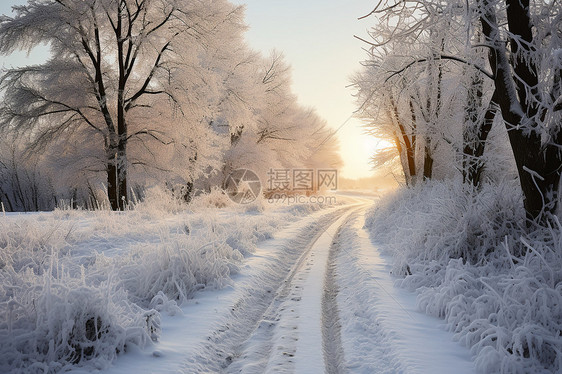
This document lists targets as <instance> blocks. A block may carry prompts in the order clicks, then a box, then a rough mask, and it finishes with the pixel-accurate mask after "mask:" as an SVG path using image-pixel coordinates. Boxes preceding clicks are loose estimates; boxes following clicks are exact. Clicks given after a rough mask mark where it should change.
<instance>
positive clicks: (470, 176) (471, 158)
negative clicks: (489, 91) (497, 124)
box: [463, 90, 498, 187]
mask: <svg viewBox="0 0 562 374" xmlns="http://www.w3.org/2000/svg"><path fill="white" fill-rule="evenodd" d="M497 92H498V91H497V90H495V91H494V94H493V95H492V98H491V100H490V103H489V104H488V108H487V109H486V113H485V114H484V118H483V119H482V120H481V121H480V120H479V119H478V115H477V114H476V111H473V112H469V113H470V118H467V119H468V121H469V122H470V123H471V124H472V125H473V126H476V128H477V130H476V138H475V139H474V138H472V139H471V137H470V136H467V135H466V133H465V135H463V140H464V148H463V158H464V160H463V181H464V183H470V184H472V185H473V186H474V187H478V186H479V185H480V182H481V179H482V171H483V170H484V162H483V161H482V157H483V156H484V150H485V148H486V141H487V139H488V135H489V134H490V131H491V130H492V125H493V123H494V119H495V117H496V113H497V110H498V107H497V106H498V104H497V100H498V96H497ZM477 95H478V97H479V98H481V96H482V91H481V90H479V92H478V94H477ZM477 101H478V100H477ZM469 105H470V104H469ZM473 109H476V108H473Z"/></svg>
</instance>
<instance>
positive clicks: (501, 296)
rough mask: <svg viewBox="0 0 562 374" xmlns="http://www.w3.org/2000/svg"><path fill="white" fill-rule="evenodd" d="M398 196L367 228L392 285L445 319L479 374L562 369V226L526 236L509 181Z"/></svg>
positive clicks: (431, 187) (434, 186) (426, 188)
mask: <svg viewBox="0 0 562 374" xmlns="http://www.w3.org/2000/svg"><path fill="white" fill-rule="evenodd" d="M468 188H470V187H466V186H462V184H460V183H458V184H456V183H454V182H439V183H437V182H433V183H428V184H425V185H422V186H418V187H416V188H414V189H409V190H401V191H399V192H398V193H396V194H395V195H394V196H393V197H391V198H389V199H388V200H386V201H384V202H383V203H381V204H380V205H379V206H377V207H376V208H374V209H373V210H372V211H371V212H370V213H369V214H368V219H367V222H366V225H367V227H368V228H369V229H370V231H371V235H372V238H373V240H375V241H377V242H378V243H380V244H381V248H383V249H384V250H386V251H388V253H390V254H391V255H392V256H393V259H394V272H395V273H396V274H397V275H400V276H401V277H403V279H401V280H399V281H398V283H399V284H400V285H401V286H403V287H407V288H409V289H412V290H417V291H418V293H419V295H418V304H419V307H420V308H421V309H422V310H423V311H425V312H426V313H428V314H431V315H434V316H437V317H440V318H444V319H445V320H446V322H447V326H448V328H449V329H450V330H452V331H454V332H455V333H456V337H457V338H458V339H459V340H460V341H462V342H463V343H465V344H466V345H467V346H469V347H471V350H472V352H473V354H474V355H475V356H476V364H477V367H478V369H479V370H480V371H482V372H485V373H497V372H501V373H545V372H554V373H556V372H560V371H562V234H561V233H562V226H561V225H560V224H559V223H558V222H556V227H552V228H550V229H540V230H537V231H535V232H532V233H526V230H524V229H523V225H524V221H523V219H524V216H523V211H522V207H521V197H520V195H519V194H518V193H517V192H516V191H517V190H516V189H514V188H511V187H510V186H509V185H501V186H489V185H484V186H482V190H481V191H473V190H468V191H467V189H468Z"/></svg>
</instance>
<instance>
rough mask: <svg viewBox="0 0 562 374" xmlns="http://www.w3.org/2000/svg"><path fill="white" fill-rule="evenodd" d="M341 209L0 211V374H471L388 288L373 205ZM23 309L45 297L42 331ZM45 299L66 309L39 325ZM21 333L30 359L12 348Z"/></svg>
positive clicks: (366, 201) (441, 333)
mask: <svg viewBox="0 0 562 374" xmlns="http://www.w3.org/2000/svg"><path fill="white" fill-rule="evenodd" d="M338 200H339V201H344V200H345V202H346V204H343V205H339V206H335V207H331V208H329V209H320V210H318V207H311V206H292V207H276V208H267V209H263V208H262V207H259V206H258V207H242V208H240V207H239V208H227V209H223V210H219V211H218V212H217V211H214V210H202V211H198V212H191V213H179V214H174V215H169V214H164V213H161V214H158V215H156V216H154V215H150V214H149V213H147V212H144V213H142V212H127V213H124V214H108V213H103V212H96V213H91V212H66V211H65V212H61V211H59V212H55V213H41V214H34V215H8V216H5V217H0V227H1V229H2V230H1V231H0V238H1V240H2V241H0V243H1V244H2V248H3V252H2V258H1V259H2V261H3V262H2V266H1V267H0V276H1V277H2V288H0V290H1V291H2V293H1V294H0V297H1V300H0V302H1V304H0V308H1V310H0V312H1V313H0V315H1V316H2V317H0V339H1V340H0V371H1V372H25V373H27V372H33V373H35V372H38V373H39V372H56V371H64V372H72V373H90V372H92V370H94V371H96V372H97V371H98V370H99V371H100V372H103V373H115V374H117V373H221V372H224V373H234V372H237V373H238V372H241V373H269V372H281V373H283V372H286V373H305V374H306V373H321V372H327V373H340V372H341V373H347V372H349V373H437V374H439V373H450V372H451V368H454V372H455V373H472V372H474V364H473V362H472V361H471V357H470V353H469V351H468V349H467V348H465V347H463V346H462V345H460V344H459V343H457V342H454V341H453V335H452V333H449V332H447V331H445V330H444V328H443V321H442V320H439V319H436V318H434V317H430V316H427V315H424V314H421V313H420V312H419V311H418V309H417V307H416V294H415V293H414V292H411V291H407V290H405V289H400V288H397V287H395V286H394V282H395V279H394V278H393V276H392V275H391V274H390V270H391V269H392V264H391V263H390V262H389V261H390V258H387V257H385V256H383V255H381V254H380V252H379V248H378V247H376V246H375V245H373V244H372V243H371V240H370V238H369V236H368V233H367V232H366V231H365V229H364V228H363V225H364V219H365V210H366V208H367V207H369V206H371V205H372V204H373V201H374V198H369V197H367V196H356V197H353V196H349V195H348V196H346V197H345V198H343V197H342V198H341V199H340V198H339V197H338ZM7 248H8V249H10V250H9V251H8V250H7ZM16 249H17V250H19V251H20V252H23V253H24V254H25V255H21V254H18V253H17V250H16ZM42 252H45V253H42ZM9 261H11V263H10V262H9ZM45 264H47V265H45ZM45 266H46V268H45ZM45 269H46V270H45ZM10 282H11V283H10ZM55 283H56V284H57V287H58V288H57V289H56V290H57V291H56V292H53V291H52V290H53V287H54V284H55ZM25 287H28V288H29V289H26V290H25V292H23V291H21V290H23V289H25ZM22 293H23V295H22ZM68 295H71V296H72V295H81V297H79V298H78V300H79V301H80V303H83V304H84V305H83V306H84V308H82V309H80V305H78V304H76V302H73V300H72V298H69V296H68ZM55 296H57V297H58V298H57V297H55ZM34 298H35V299H34ZM89 298H91V300H89ZM33 300H43V302H44V303H45V305H42V306H41V308H42V310H43V312H42V313H44V315H45V317H44V319H43V321H44V322H45V323H46V326H45V327H44V328H39V327H38V326H37V323H36V322H37V320H34V315H33V313H31V312H30V310H33V307H34V305H39V304H37V302H36V301H33ZM26 302H28V304H26ZM49 302H53V303H55V304H56V305H61V306H62V307H64V308H63V309H62V312H63V313H62V314H60V315H59V316H51V315H50V313H51V310H55V309H56V308H58V307H56V308H55V309H52V308H53V305H52V304H51V305H49ZM104 303H107V304H108V305H109V306H106V305H103V304H104ZM98 304H101V305H98ZM77 309H80V310H81V312H79V313H78V312H75V310H77ZM57 310H58V309H57ZM58 311H60V310H58ZM114 313H117V316H116V315H114ZM8 316H9V317H8ZM93 316H97V317H100V318H101V321H100V322H99V323H98V324H99V326H96V321H95V318H93V319H92V317H93ZM89 320H91V321H90V322H88V321H89ZM106 320H107V321H109V322H106ZM65 321H66V322H65ZM81 324H85V325H86V329H85V330H86V331H82V332H81V333H82V335H81V338H80V339H78V340H76V339H77V338H76V337H77V336H79V337H80V335H79V334H80V331H79V329H78V327H79V326H80V325H81ZM88 324H89V325H88ZM60 326H62V327H60ZM65 326H66V327H65ZM88 326H90V328H91V327H92V326H94V330H95V331H94V333H93V334H94V335H93V336H94V337H92V333H91V332H89V330H88V329H89V327H88ZM96 328H97V329H96ZM82 330H84V329H82ZM39 333H43V334H45V336H46V337H47V338H44V337H41V336H39V335H38V334H39ZM96 333H97V334H99V335H98V336H100V338H98V339H96V338H95V334H96ZM106 336H107V337H106ZM30 337H31V339H35V340H34V343H33V344H35V346H33V344H32V345H31V347H32V348H33V347H36V349H37V351H33V350H31V349H27V350H26V348H22V347H23V345H22V344H23V343H22V342H23V341H24V339H28V340H29V339H30ZM109 337H112V338H111V339H110V338H109ZM72 339H75V341H73V340H72ZM43 340H46V342H45V343H43ZM65 344H66V346H65ZM102 345H103V349H102ZM91 346H93V347H94V349H95V350H94V353H92V351H91V350H88V348H89V347H91ZM73 349H74V350H75V351H79V353H80V355H81V356H78V357H82V359H81V360H77V359H76V357H77V356H76V354H74V355H73V354H72V353H68V352H71V351H72V350H73ZM117 351H118V352H117ZM123 352H126V353H124V354H123ZM69 358H70V359H74V363H72V362H68V360H69ZM49 360H52V361H49ZM65 360H66V361H65Z"/></svg>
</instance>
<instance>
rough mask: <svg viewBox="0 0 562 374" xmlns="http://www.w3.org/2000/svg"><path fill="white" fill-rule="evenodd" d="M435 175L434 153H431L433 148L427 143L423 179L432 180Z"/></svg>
mask: <svg viewBox="0 0 562 374" xmlns="http://www.w3.org/2000/svg"><path fill="white" fill-rule="evenodd" d="M426 141H428V140H427V139H426ZM432 177H433V155H432V154H431V148H430V147H429V146H428V145H426V146H425V147H424V156H423V180H424V181H426V180H430V179H431V178H432Z"/></svg>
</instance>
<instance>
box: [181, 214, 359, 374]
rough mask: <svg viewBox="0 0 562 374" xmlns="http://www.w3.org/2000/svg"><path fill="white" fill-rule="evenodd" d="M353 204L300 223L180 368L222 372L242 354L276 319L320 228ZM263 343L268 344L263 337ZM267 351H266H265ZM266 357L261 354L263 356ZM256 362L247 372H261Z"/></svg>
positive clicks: (322, 230) (320, 230)
mask: <svg viewBox="0 0 562 374" xmlns="http://www.w3.org/2000/svg"><path fill="white" fill-rule="evenodd" d="M352 208H353V207H344V208H340V209H338V210H337V211H335V212H332V213H328V214H326V215H324V216H322V217H321V218H319V219H318V220H317V221H316V222H314V223H311V224H309V225H307V226H306V227H304V228H303V229H302V230H301V231H300V232H299V234H298V236H297V237H296V238H295V239H292V240H289V241H288V243H287V244H285V245H284V251H283V255H282V256H279V257H278V258H275V259H273V260H270V263H269V264H268V265H269V268H268V269H267V271H264V272H262V273H263V274H260V276H259V277H254V278H252V279H249V280H248V282H245V283H244V284H241V285H240V289H241V290H242V295H240V296H239V297H238V298H237V301H236V303H235V304H234V305H232V307H231V308H230V311H229V312H228V313H227V314H226V315H225V316H224V318H223V319H224V321H222V322H221V323H219V325H218V326H217V328H216V329H215V330H214V331H213V332H212V333H211V334H210V335H209V336H208V337H207V341H206V342H205V343H202V344H201V346H200V347H199V349H197V350H196V352H194V354H193V356H191V357H188V358H187V359H186V361H185V362H184V364H183V365H182V367H181V369H180V371H181V372H185V373H224V372H228V371H229V367H230V366H231V365H232V363H233V362H235V361H237V360H238V359H239V358H240V355H242V354H243V349H242V348H243V343H244V342H245V341H246V340H247V339H248V338H249V337H250V336H251V335H252V334H253V333H254V331H256V330H257V329H259V328H265V329H269V330H270V333H273V331H272V330H273V328H272V327H273V326H274V325H275V323H276V320H277V319H278V317H277V313H278V309H279V307H280V305H281V304H282V302H283V300H285V299H286V298H287V297H288V296H289V294H290V291H291V287H292V282H293V278H294V277H295V275H296V274H297V273H298V272H299V270H300V269H301V268H302V266H303V264H304V262H305V260H306V258H307V256H308V254H309V252H310V250H311V248H312V247H313V246H314V244H315V243H316V241H317V240H318V238H319V237H320V236H321V235H322V234H323V233H324V231H325V230H326V229H327V228H329V227H330V225H331V224H333V223H334V222H335V221H337V220H338V219H339V218H340V217H341V216H342V215H344V214H346V212H347V211H349V210H350V209H352ZM263 343H264V344H266V345H267V344H268V343H269V344H270V346H269V347H268V349H271V341H270V340H269V342H268V340H267V339H266V340H265V341H264V342H263ZM266 353H267V352H266ZM266 358H267V357H265V359H266ZM259 366H260V365H259V362H257V363H256V365H255V366H254V367H253V369H251V370H250V372H256V373H263V371H261V369H260V368H259Z"/></svg>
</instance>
